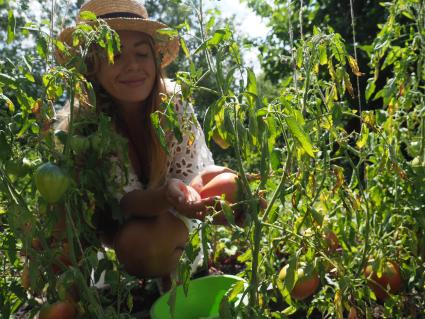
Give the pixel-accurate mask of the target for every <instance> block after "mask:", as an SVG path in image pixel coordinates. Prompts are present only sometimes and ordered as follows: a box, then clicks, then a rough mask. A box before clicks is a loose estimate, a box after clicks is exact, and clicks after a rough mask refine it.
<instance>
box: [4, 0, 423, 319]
mask: <svg viewBox="0 0 425 319" xmlns="http://www.w3.org/2000/svg"><path fill="white" fill-rule="evenodd" d="M275 3H276V4H277V5H278V6H279V9H280V10H277V11H275V12H273V16H272V24H274V25H275V27H276V28H277V27H278V26H281V27H282V30H280V31H281V32H277V33H276V35H277V36H282V34H284V33H285V32H286V31H288V29H287V28H289V27H290V26H292V27H293V30H292V36H293V39H292V40H289V42H285V47H284V49H285V50H286V49H288V48H290V50H291V51H290V52H287V53H286V56H287V60H286V61H287V62H286V64H285V65H286V69H281V71H280V72H282V70H285V76H286V79H284V78H282V76H281V75H280V74H277V73H276V74H275V73H273V72H272V71H270V70H272V69H273V68H274V66H273V65H271V64H270V65H269V67H270V69H267V68H266V73H267V74H268V75H270V74H271V75H273V76H274V75H276V76H277V77H276V79H281V80H282V81H281V82H280V87H279V91H278V96H263V94H265V92H267V90H264V89H263V88H264V85H265V84H264V82H263V81H262V80H261V78H259V77H258V78H257V77H256V75H255V74H254V72H253V71H252V70H251V69H250V68H247V67H245V65H244V63H243V61H242V59H241V52H240V51H241V47H240V45H239V44H238V39H237V38H236V36H235V34H234V31H233V30H232V28H231V27H230V26H221V25H216V19H218V17H217V16H216V14H215V13H214V12H211V14H210V15H204V14H202V13H201V12H202V10H198V9H200V8H198V6H197V5H200V4H201V3H186V2H184V3H181V1H176V2H173V3H172V4H171V5H170V7H169V8H165V7H164V5H165V4H163V3H162V2H158V3H153V2H152V3H151V2H148V5H149V6H151V7H149V9H152V6H154V5H157V6H158V7H157V9H158V10H159V9H160V8H162V9H163V12H167V13H168V11H167V10H169V9H170V8H174V9H175V8H178V11H176V12H181V13H182V15H180V14H176V15H167V16H173V18H175V19H182V17H183V16H184V15H183V13H185V14H187V16H190V14H191V13H192V12H196V13H197V14H196V15H195V16H196V20H193V21H191V20H189V19H188V18H185V19H183V20H181V21H178V22H176V23H171V24H173V25H176V24H177V25H178V27H177V31H178V33H179V35H180V36H181V39H182V42H181V43H182V46H183V50H182V51H183V53H182V54H184V55H185V57H186V58H185V59H187V60H186V61H187V62H185V63H186V65H187V68H186V69H184V70H183V71H180V72H176V73H175V77H176V81H177V82H178V84H179V85H180V88H181V93H182V96H183V99H185V100H186V101H189V102H193V101H194V100H195V102H196V101H199V100H197V99H198V98H199V96H201V95H200V94H201V93H200V92H207V93H208V94H209V97H208V99H209V102H208V104H207V105H208V107H207V108H206V110H205V112H204V113H205V114H204V116H203V118H204V121H203V126H204V130H205V132H206V135H207V137H208V138H211V137H214V138H216V139H217V140H218V138H220V139H221V140H220V143H221V144H220V145H222V146H223V147H224V148H226V152H227V153H228V154H229V155H230V156H231V157H232V158H233V160H232V161H231V162H230V164H231V166H232V167H233V168H234V169H236V170H237V171H238V174H239V176H240V185H239V189H240V190H241V192H240V193H241V200H240V202H239V203H235V204H231V205H229V204H227V203H224V202H223V208H224V213H225V216H226V218H227V221H228V223H229V226H228V227H227V228H223V227H216V226H214V225H212V216H209V217H207V218H206V221H205V222H204V223H201V224H200V226H199V229H198V230H196V231H194V232H193V233H192V234H191V240H190V243H189V244H188V245H187V248H186V251H185V254H184V257H183V258H182V261H181V263H180V265H179V269H178V279H179V280H180V282H181V283H182V284H183V285H184V287H186V288H187V284H188V280H189V279H190V263H191V261H193V260H194V259H195V258H196V257H197V256H198V254H199V253H200V251H201V248H202V250H203V252H204V254H205V256H204V267H208V263H209V262H210V263H212V264H213V265H215V266H217V267H223V265H225V264H226V263H225V262H223V258H226V259H225V260H228V259H229V260H231V262H232V263H233V265H234V266H235V265H237V266H238V268H236V267H235V269H234V270H235V273H236V274H238V275H239V276H241V277H243V278H244V279H246V280H247V282H248V285H242V284H240V285H235V286H234V287H233V288H232V290H230V291H229V292H228V293H227V295H226V298H225V299H224V301H223V302H222V305H221V309H220V310H221V315H222V316H223V317H228V318H231V317H238V316H239V317H241V318H287V317H325V316H335V317H337V318H342V317H346V316H348V313H349V312H353V309H355V311H357V312H358V313H359V316H362V317H369V318H370V317H372V313H373V312H374V311H375V310H376V309H380V310H381V311H382V312H383V313H384V316H386V317H390V318H391V317H392V318H400V317H409V316H410V317H415V313H417V314H419V313H423V312H424V311H425V300H424V295H425V291H424V282H425V277H424V271H425V269H424V258H425V241H424V238H425V234H424V229H425V218H424V215H423V212H424V211H425V197H424V196H425V195H424V193H423V185H424V183H425V116H424V115H425V114H424V112H425V93H424V88H425V73H424V72H423V70H424V66H425V55H424V52H425V41H424V34H425V33H424V32H425V30H424V21H425V17H424V12H425V10H424V9H425V8H424V4H423V3H422V2H420V1H415V0H399V1H393V2H391V3H383V4H382V9H380V10H383V11H374V10H372V11H371V13H370V16H375V15H376V14H378V13H377V12H380V13H382V12H384V14H382V18H386V21H384V23H383V24H382V26H381V28H380V31H379V34H378V35H377V36H376V38H375V37H374V38H373V42H372V43H369V45H370V46H365V45H364V46H363V50H364V52H367V53H368V54H369V56H370V70H372V71H371V72H370V73H369V72H367V71H366V69H364V68H363V67H362V66H361V65H359V62H358V61H357V60H356V59H355V58H354V57H353V56H352V54H351V53H350V52H352V50H351V48H350V45H349V43H351V41H349V40H348V39H349V38H350V37H349V34H347V33H342V34H341V32H337V31H338V30H337V28H336V27H334V28H333V29H332V28H328V27H327V26H325V25H326V24H328V22H329V21H326V16H325V18H321V19H322V20H323V21H324V22H323V24H324V25H322V22H321V23H315V26H312V27H311V28H310V27H308V28H307V27H306V28H304V31H303V32H301V28H298V29H297V31H295V28H294V25H295V21H296V20H297V19H299V16H298V15H296V14H293V13H294V12H297V11H296V10H297V6H298V5H299V3H293V6H284V5H283V4H284V2H282V3H280V2H279V1H275ZM300 3H302V2H300ZM327 3H328V2H327ZM329 3H333V4H334V5H335V6H336V7H337V8H339V7H341V6H345V4H341V2H338V3H339V4H338V3H335V2H333V1H329ZM251 5H255V8H256V10H257V11H258V12H260V13H261V14H263V15H267V14H269V13H270V10H271V7H270V5H268V4H267V3H266V2H263V1H255V2H251ZM367 5H370V6H372V4H371V3H370V2H367ZM366 7H367V6H366ZM373 8H375V6H373ZM298 9H299V8H298ZM197 10H198V11H197ZM323 10H324V9H323V8H321V7H319V6H318V4H317V3H316V2H314V3H313V2H312V3H311V4H310V5H307V4H305V6H304V10H303V12H302V15H301V17H302V20H303V21H307V20H309V21H317V20H315V19H319V18H318V17H320V16H321V15H322V13H321V12H323ZM326 10H330V7H326ZM355 11H356V12H359V11H357V10H355ZM0 12H1V14H2V16H5V17H6V16H7V19H6V20H4V19H3V20H1V21H2V22H4V21H7V24H4V25H2V30H6V33H5V34H4V35H3V36H5V43H6V42H7V40H9V42H10V43H9V45H8V46H7V47H6V48H7V50H9V51H7V52H8V54H12V52H17V51H13V50H14V49H13V50H12V49H11V47H13V46H15V49H16V47H18V46H19V45H16V44H19V43H20V41H21V40H22V36H24V35H23V33H20V31H17V30H21V29H20V28H19V26H22V25H25V24H26V23H25V22H23V21H22V19H21V17H19V16H18V15H17V14H16V11H15V10H11V9H10V8H9V7H7V9H4V10H2V11H0ZM6 12H7V14H6ZM290 13H292V14H290ZM370 16H369V18H370ZM86 18H87V19H89V20H94V19H95V18H94V17H93V16H92V15H90V14H89V13H87V14H86ZM288 19H294V21H292V20H291V21H292V22H293V23H294V24H293V25H292V24H291V23H289V22H288ZM322 20H321V21H322ZM336 20H337V21H336V23H337V22H338V21H340V20H339V19H336ZM188 21H190V23H189V22H188ZM346 21H348V20H346ZM277 22H279V23H277ZM372 22H373V23H374V25H375V23H376V22H377V20H375V21H371V22H370V23H372ZM357 25H358V23H357ZM301 26H302V27H304V24H300V25H299V27H301ZM194 28H196V34H197V35H198V36H197V37H196V36H195V37H193V34H192V31H193V29H194ZM362 28H363V26H362V27H361V29H360V30H362ZM24 30H26V31H30V32H31V33H32V34H34V35H35V39H36V40H35V46H34V49H33V51H32V52H31V53H29V54H25V55H24V59H23V60H21V61H15V60H13V59H12V55H8V56H7V57H6V59H5V60H4V61H2V63H1V64H0V181H1V183H0V191H1V192H0V227H1V233H0V255H1V257H4V258H2V270H1V272H2V276H1V280H0V287H1V288H0V311H1V314H2V316H4V317H9V316H10V315H11V314H13V313H15V312H17V310H18V308H19V307H20V306H21V305H23V304H26V305H28V306H29V307H30V309H32V310H31V311H32V314H33V315H35V314H36V313H37V312H38V311H39V309H40V308H41V306H42V305H41V304H40V303H39V300H40V299H39V298H38V297H40V296H41V297H43V298H45V300H47V301H49V302H56V301H57V300H60V299H64V298H66V291H68V290H67V289H64V287H65V288H66V287H68V288H69V287H70V286H75V287H76V289H77V290H78V292H79V294H80V301H78V309H79V315H81V317H82V318H124V317H131V314H130V313H131V311H132V307H133V305H134V300H133V296H132V289H133V288H134V287H135V286H136V285H138V283H137V281H136V280H135V278H132V277H131V276H129V275H127V274H126V273H125V272H123V271H121V266H120V265H119V263H118V262H117V260H116V256H115V253H114V251H113V250H109V249H107V248H105V247H103V246H102V245H101V243H100V240H99V238H98V236H97V234H96V231H95V227H96V225H97V223H98V222H99V219H101V218H100V216H102V215H99V212H100V211H102V210H105V209H110V210H111V215H112V216H113V217H114V218H115V219H117V220H120V219H121V218H122V217H121V215H120V211H119V205H118V202H117V200H116V199H115V197H114V194H115V193H116V191H117V190H119V189H120V188H121V187H122V184H123V183H125V181H126V168H127V165H128V158H127V150H126V143H125V141H124V140H123V139H122V138H121V137H120V136H119V135H118V134H116V133H114V130H113V129H112V124H111V119H110V117H108V116H107V115H106V114H103V113H98V112H96V111H95V109H94V105H95V98H94V93H93V88H92V87H91V85H90V83H89V82H87V80H86V79H85V78H84V77H83V76H82V73H83V72H84V70H85V66H84V58H85V56H86V54H87V52H88V47H89V46H90V44H91V43H98V44H99V45H100V47H102V48H103V49H104V51H105V55H106V56H108V57H109V58H110V59H113V56H114V52H116V51H117V50H118V48H119V38H118V37H117V36H116V34H115V33H114V32H113V31H112V30H110V29H109V27H108V26H107V25H106V24H104V23H103V22H102V21H99V23H94V24H91V25H84V26H81V27H79V28H78V30H77V32H76V33H75V34H74V41H73V47H68V46H67V45H65V44H63V43H59V42H57V43H55V41H53V39H51V38H50V35H49V34H48V33H46V32H45V31H43V30H42V28H38V26H36V25H32V24H31V25H27V27H26V29H24ZM298 30H299V31H298ZM334 30H335V31H334ZM365 30H366V26H365ZM173 32H174V33H175V32H176V31H173ZM347 32H348V31H347ZM348 33H349V32H348ZM358 35H359V39H361V41H368V40H367V39H369V40H372V38H368V37H366V36H365V37H363V36H362V35H361V32H360V31H359V32H358ZM344 39H345V40H344ZM288 43H289V45H288ZM361 43H362V44H364V43H365V42H361ZM52 46H55V49H58V50H60V51H62V53H63V54H64V55H65V56H66V55H67V53H70V50H74V52H75V50H78V51H77V52H78V53H79V54H77V56H76V57H75V58H72V56H74V55H71V54H69V55H68V57H69V60H68V62H67V63H66V65H65V66H56V65H54V64H53V63H52V60H51V56H52V48H53V47H52ZM281 49H282V48H281V47H279V46H278V45H276V44H275V43H274V42H270V43H269V48H267V50H269V51H267V52H266V53H267V54H269V55H270V56H273V55H274V54H275V53H276V52H277V51H279V50H281ZM263 50H265V47H263ZM264 52H265V51H264ZM267 54H266V55H267ZM200 61H202V62H200ZM266 64H267V62H266ZM382 72H386V75H388V76H386V81H385V83H382V82H380V81H382V77H381V74H382ZM363 73H366V74H363ZM359 77H364V78H365V79H366V77H368V79H366V80H367V83H368V86H367V88H366V89H365V91H364V92H362V93H364V94H362V96H365V97H366V100H367V101H372V100H376V99H381V100H382V104H383V108H382V109H378V110H369V111H365V110H363V111H361V112H360V111H359V110H358V109H357V108H355V109H351V108H350V107H349V105H350V103H351V102H352V100H353V96H354V97H355V96H356V89H355V85H353V84H352V82H353V81H352V79H356V78H359ZM206 78H208V79H209V80H208V82H204V80H205V79H206ZM357 93H358V92H357ZM66 98H69V102H70V104H69V106H70V124H69V126H68V128H67V130H63V131H54V128H53V124H54V123H53V122H54V119H55V106H56V105H57V104H61V103H62V102H63V101H64V100H65V99H66ZM170 101H171V100H170ZM170 101H164V104H163V107H162V108H161V111H159V112H157V113H155V114H153V115H152V118H151V120H152V122H153V124H154V126H155V127H156V129H157V132H158V134H159V136H160V137H161V136H162V137H164V136H165V132H166V131H172V132H173V133H174V134H175V135H176V136H177V137H178V138H181V136H182V135H183V134H185V127H179V126H178V121H177V119H176V114H175V113H174V112H173V108H172V105H171V104H170ZM77 103H79V105H80V108H79V109H77V108H76V106H77ZM352 119H355V120H357V121H359V123H360V124H361V130H359V132H356V131H350V130H348V129H346V123H347V122H349V121H351V120H352ZM217 134H218V135H217ZM164 144H165V143H164ZM110 157H117V158H118V159H119V160H118V163H121V169H122V172H123V176H121V178H114V177H113V174H110V172H111V170H112V166H113V164H112V163H111V161H108V160H105V158H110ZM46 162H52V163H54V164H55V165H57V166H58V167H60V168H61V170H63V171H64V172H66V174H67V176H69V179H70V184H69V188H68V189H67V190H66V191H65V193H64V194H63V198H59V199H58V202H57V203H54V204H49V203H47V202H46V198H43V192H42V194H41V195H40V192H37V188H39V191H40V187H38V185H37V181H34V176H36V175H37V173H36V172H37V167H40V166H41V167H42V165H43V163H46ZM44 165H45V164H44ZM44 197H45V196H44ZM262 198H266V200H267V206H266V207H264V206H263V201H262ZM55 200H56V199H55ZM234 209H241V210H243V211H244V212H245V221H244V224H243V225H236V224H235V222H236V220H235V219H234V218H233V214H232V210H234ZM200 233H202V236H200ZM332 234H333V235H335V238H336V242H335V241H332V240H331V239H330V238H332ZM99 252H102V253H103V255H104V258H103V259H100V260H99V258H98V253H99ZM231 258H233V259H231ZM387 261H394V262H396V263H397V264H398V265H400V268H401V272H402V281H403V288H402V290H401V291H400V292H398V293H397V294H394V295H391V296H390V298H388V299H387V300H385V301H383V300H377V297H376V295H375V294H374V292H373V290H371V289H370V288H369V286H368V278H366V277H365V276H364V273H363V270H364V267H365V266H366V265H367V264H369V263H372V264H373V265H374V267H375V269H376V271H377V273H378V274H380V273H381V272H382V269H383V265H385V263H386V262H387ZM284 266H287V270H286V277H285V279H284V280H283V281H282V279H279V276H278V274H279V271H280V269H281V268H283V267H284ZM301 266H302V267H303V268H305V270H306V272H307V273H313V272H315V273H317V274H318V276H319V277H320V287H319V288H318V290H317V291H315V292H314V293H312V295H311V296H310V297H309V299H306V300H305V301H300V300H295V299H294V298H293V297H292V296H291V291H292V289H293V288H294V287H295V286H296V284H297V283H298V282H299V278H298V272H297V269H298V268H300V267H301ZM25 269H27V270H25ZM24 270H25V271H28V272H29V274H30V276H29V283H28V282H24V281H22V282H21V283H19V276H20V274H21V273H24ZM92 270H94V281H95V282H96V281H97V280H98V279H99V278H100V276H101V274H102V272H105V280H106V282H107V283H108V284H109V285H110V287H111V289H110V291H108V292H107V293H105V292H102V291H100V290H98V289H95V288H94V287H93V285H91V284H90V281H91V280H92V279H91V277H92V275H91V272H92ZM173 284H174V285H176V284H177V283H176V282H174V283H173ZM144 287H148V286H144ZM171 296H173V294H171ZM240 300H244V302H239V301H240ZM169 303H170V306H171V308H172V307H173V304H174V301H173V299H172V298H171V299H170V302H169Z"/></svg>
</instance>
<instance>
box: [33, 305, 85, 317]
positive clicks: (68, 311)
mask: <svg viewBox="0 0 425 319" xmlns="http://www.w3.org/2000/svg"><path fill="white" fill-rule="evenodd" d="M76 316H77V309H76V307H75V305H74V304H73V303H72V302H69V301H58V302H56V303H54V304H45V305H44V306H43V307H42V308H41V310H40V313H39V315H38V318H39V319H74V318H75V317H76Z"/></svg>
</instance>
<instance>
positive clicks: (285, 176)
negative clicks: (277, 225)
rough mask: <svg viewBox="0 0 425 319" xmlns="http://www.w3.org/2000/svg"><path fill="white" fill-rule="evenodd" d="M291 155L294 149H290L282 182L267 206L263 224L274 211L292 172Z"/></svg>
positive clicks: (262, 220)
mask: <svg viewBox="0 0 425 319" xmlns="http://www.w3.org/2000/svg"><path fill="white" fill-rule="evenodd" d="M291 154H292V148H290V149H289V151H288V156H287V158H286V163H285V168H284V173H283V174H282V176H281V178H280V181H279V184H278V185H277V187H276V189H275V191H274V193H273V195H272V198H271V199H270V203H269V204H268V205H267V209H266V211H265V212H264V214H263V217H262V219H261V222H263V223H264V222H265V221H266V220H267V217H268V215H269V214H270V212H271V210H272V207H273V204H274V202H275V201H276V199H277V198H278V196H279V195H280V193H281V191H282V188H283V185H285V183H286V180H287V178H288V176H289V172H290V171H291V166H292V164H291V163H292V161H291V160H292V156H291Z"/></svg>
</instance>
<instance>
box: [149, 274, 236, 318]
mask: <svg viewBox="0 0 425 319" xmlns="http://www.w3.org/2000/svg"><path fill="white" fill-rule="evenodd" d="M238 281H244V280H243V279H242V278H240V277H237V276H232V275H214V276H207V277H201V278H198V279H193V280H191V281H190V282H189V290H188V293H187V296H185V294H184V291H183V288H182V286H178V287H177V288H176V303H175V312H174V319H207V318H208V319H213V318H220V317H219V306H220V302H221V300H222V299H223V297H224V295H225V294H226V292H227V291H228V290H229V289H230V287H231V286H232V285H233V284H234V283H236V282H238ZM169 298H170V293H169V292H167V293H166V294H164V295H162V296H161V297H160V298H159V299H158V300H157V301H155V303H154V304H153V306H152V308H151V311H150V315H151V319H168V318H170V319H171V318H173V317H172V316H171V314H170V307H169V305H168V299H169Z"/></svg>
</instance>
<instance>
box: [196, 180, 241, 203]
mask: <svg viewBox="0 0 425 319" xmlns="http://www.w3.org/2000/svg"><path fill="white" fill-rule="evenodd" d="M237 180H238V176H237V175H236V174H233V173H227V172H226V173H221V174H219V175H217V176H215V177H214V178H213V179H211V180H210V181H209V182H208V183H207V184H206V185H204V187H203V188H202V190H201V191H200V192H199V195H201V198H207V197H214V196H220V197H221V196H222V195H224V198H225V199H226V200H227V201H228V202H230V203H232V204H233V203H236V202H237V201H238V181H237Z"/></svg>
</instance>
